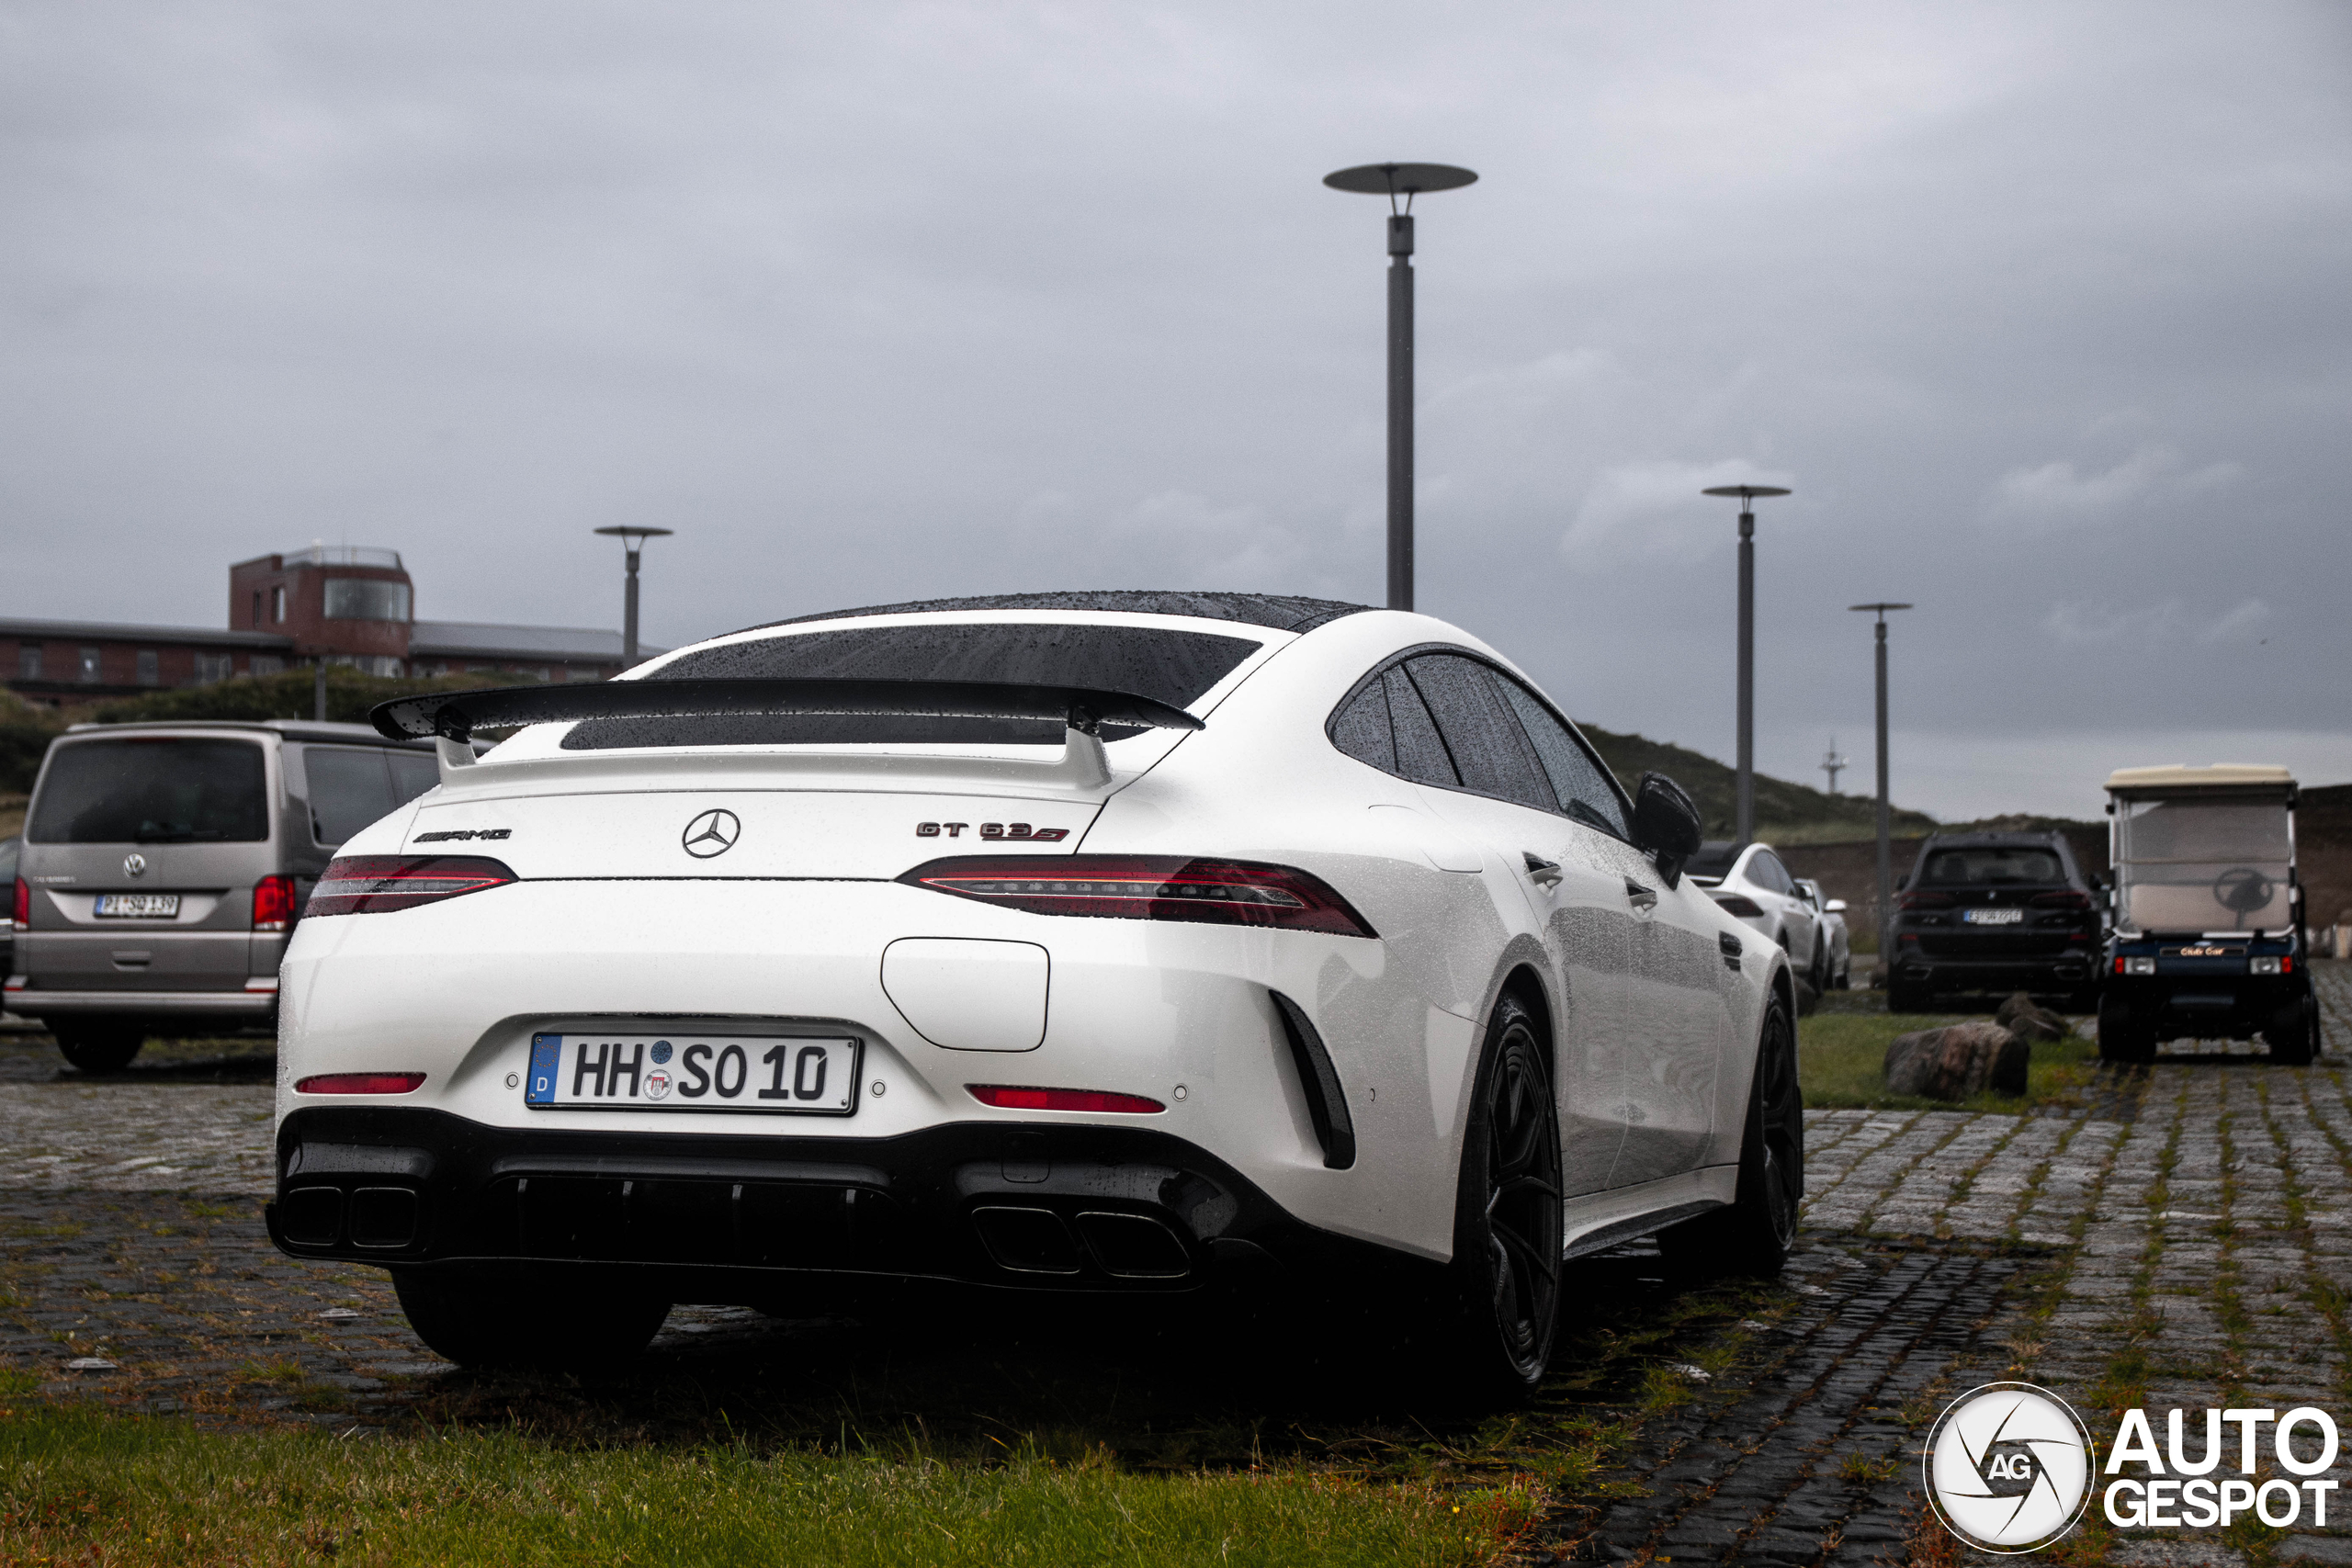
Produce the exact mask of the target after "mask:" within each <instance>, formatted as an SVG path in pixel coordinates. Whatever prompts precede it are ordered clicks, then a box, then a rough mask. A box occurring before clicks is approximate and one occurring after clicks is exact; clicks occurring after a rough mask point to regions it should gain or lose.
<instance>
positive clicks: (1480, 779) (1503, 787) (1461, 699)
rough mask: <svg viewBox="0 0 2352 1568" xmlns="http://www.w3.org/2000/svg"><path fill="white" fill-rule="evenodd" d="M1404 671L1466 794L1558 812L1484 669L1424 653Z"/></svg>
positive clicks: (1452, 657) (1548, 787)
mask: <svg viewBox="0 0 2352 1568" xmlns="http://www.w3.org/2000/svg"><path fill="white" fill-rule="evenodd" d="M1405 668H1406V669H1407V670H1408V671H1409V672H1410V673H1411V675H1412V677H1413V684H1414V685H1416V686H1418V687H1419V688H1420V692H1421V695H1422V696H1423V697H1424V698H1426V699H1427V700H1428V702H1429V705H1430V715H1431V716H1433V717H1435V718H1436V720H1437V728H1438V733H1439V734H1440V735H1442V736H1443V737H1444V738H1445V748H1446V750H1448V751H1450V752H1452V753H1453V766H1454V768H1455V770H1456V771H1457V772H1458V773H1460V774H1461V775H1462V786H1463V787H1464V789H1472V790H1476V791H1477V792H1478V793H1479V794H1481V795H1497V796H1499V797H1500V798H1502V799H1504V800H1508V801H1510V802H1512V803H1513V804H1515V805H1519V806H1525V807H1532V808H1533V809H1535V810H1537V811H1557V810H1558V809H1559V803H1558V801H1557V800H1555V798H1554V796H1553V794H1552V786H1551V784H1549V783H1547V782H1546V781H1545V780H1544V775H1543V773H1540V772H1539V771H1538V770H1537V767H1536V762H1535V758H1534V755H1533V754H1532V752H1531V751H1530V750H1528V746H1527V738H1526V736H1525V735H1524V734H1523V733H1522V732H1521V729H1520V728H1519V724H1518V721H1517V720H1515V719H1514V718H1512V717H1511V715H1510V709H1509V708H1508V707H1506V706H1504V705H1503V701H1502V697H1501V695H1500V694H1498V692H1497V691H1496V690H1495V682H1494V680H1493V677H1492V676H1491V675H1490V673H1489V672H1488V671H1487V667H1486V666H1485V665H1483V664H1481V663H1479V662H1478V661H1477V660H1474V659H1464V658H1463V657H1462V656H1461V655H1459V654H1453V653H1425V654H1422V655H1421V656H1420V657H1419V658H1418V659H1410V660H1406V662H1405Z"/></svg>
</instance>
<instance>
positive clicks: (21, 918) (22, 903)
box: [8, 876, 33, 931]
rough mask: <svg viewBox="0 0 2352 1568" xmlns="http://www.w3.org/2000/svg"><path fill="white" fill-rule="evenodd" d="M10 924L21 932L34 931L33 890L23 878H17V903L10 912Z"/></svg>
mask: <svg viewBox="0 0 2352 1568" xmlns="http://www.w3.org/2000/svg"><path fill="white" fill-rule="evenodd" d="M8 923H9V924H10V925H12V926H14V927H16V928H17V930H18V931H30V930H32V929H33V890H32V887H31V886H30V885H29V884H28V883H27V882H26V881H25V879H24V878H23V877H21V876H20V877H18V878H17V901H16V904H15V905H14V906H13V907H12V908H10V910H9V913H8Z"/></svg>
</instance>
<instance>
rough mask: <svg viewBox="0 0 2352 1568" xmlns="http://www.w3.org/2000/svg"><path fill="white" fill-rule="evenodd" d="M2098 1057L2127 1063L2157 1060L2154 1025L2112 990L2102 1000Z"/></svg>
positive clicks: (2099, 1014)
mask: <svg viewBox="0 0 2352 1568" xmlns="http://www.w3.org/2000/svg"><path fill="white" fill-rule="evenodd" d="M2098 1059H2099V1060H2100V1061H2102V1062H2115V1063H2119V1064H2127V1065H2136V1064H2139V1063H2143V1062H2153V1061H2154V1060H2155V1059H2156V1032H2155V1028H2154V1025H2152V1024H2150V1023H2148V1022H2147V1021H2144V1020H2143V1019H2142V1018H2140V1016H2139V1015H2138V1013H2137V1012H2136V1011H2135V1010H2133V1008H2132V1006H2131V1002H2130V1000H2129V999H2127V998H2123V997H2120V996H2118V995H2116V994H2115V993H2114V992H2112V991H2109V992H2108V993H2107V994H2106V995H2104V996H2102V997H2100V998H2099V999H2098Z"/></svg>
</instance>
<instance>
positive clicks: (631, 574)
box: [596, 524, 676, 670]
mask: <svg viewBox="0 0 2352 1568" xmlns="http://www.w3.org/2000/svg"><path fill="white" fill-rule="evenodd" d="M596 532H597V533H599V534H608V535H611V536H615V537H616V538H618V539H619V540H620V542H621V545H622V547H624V548H625V549H626V550H627V551H628V588H627V590H626V591H625V592H624V593H623V597H622V605H623V608H622V611H621V668H622V669H624V670H626V669H628V667H629V666H630V665H632V664H634V663H636V662H637V553H638V551H639V550H641V549H643V548H644V547H645V541H646V540H648V539H666V538H668V537H669V536H671V535H672V534H673V533H674V532H676V530H675V529H672V528H640V527H638V526H636V525H634V524H622V525H618V526H616V527H611V528H599V529H597V530H596Z"/></svg>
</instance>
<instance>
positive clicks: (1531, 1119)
mask: <svg viewBox="0 0 2352 1568" xmlns="http://www.w3.org/2000/svg"><path fill="white" fill-rule="evenodd" d="M1472 1092H1473V1099H1472V1101H1471V1106H1470V1122H1469V1127H1468V1129H1467V1132H1466V1134H1465V1136H1464V1140H1463V1150H1462V1182H1461V1188H1460V1191H1459V1201H1458V1202H1457V1205H1456V1208H1455V1219H1454V1241H1453V1249H1454V1250H1453V1256H1454V1268H1455V1269H1456V1271H1457V1273H1458V1275H1459V1276H1460V1278H1459V1281H1458V1293H1459V1301H1458V1303H1457V1305H1456V1311H1457V1312H1458V1313H1459V1314H1460V1315H1459V1339H1458V1345H1459V1348H1460V1349H1461V1351H1462V1353H1463V1354H1462V1358H1461V1359H1462V1360H1463V1361H1464V1366H1463V1369H1462V1370H1463V1371H1464V1374H1465V1375H1466V1379H1467V1381H1468V1382H1469V1383H1470V1384H1471V1388H1472V1391H1473V1392H1474V1393H1476V1394H1479V1395H1485V1396H1491V1397H1493V1398H1495V1399H1498V1400H1500V1401H1502V1402H1504V1403H1524V1402H1525V1401H1526V1400H1527V1399H1529V1398H1530V1397H1532V1395H1533V1394H1534V1393H1535V1390H1536V1388H1537V1386H1538V1385H1539V1384H1541V1383H1542V1382H1543V1381H1544V1372H1545V1371H1546V1370H1547V1369H1548V1368H1549V1367H1550V1365H1551V1361H1552V1342H1553V1337H1554V1334H1555V1328H1556V1325H1557V1320H1558V1315H1559V1305H1560V1252H1561V1247H1562V1244H1563V1241H1564V1239H1565V1224H1564V1220H1563V1217H1562V1213H1561V1195H1560V1183H1561V1171H1560V1109H1559V1105H1558V1102H1557V1101H1556V1100H1554V1099H1553V1097H1552V1075H1551V1073H1550V1072H1549V1071H1548V1070H1547V1069H1546V1068H1545V1066H1544V1052H1543V1048H1542V1046H1541V1045H1540V1043H1538V1041H1537V1038H1536V1024H1535V1020H1534V1017H1533V1015H1532V1014H1531V1013H1530V1012H1529V1011H1528V1010H1527V1008H1526V1006H1525V1005H1524V1004H1523V1003H1521V1001H1520V999H1519V998H1517V997H1514V996H1510V995H1508V994H1506V995H1505V996H1504V997H1503V998H1502V999H1501V1000H1500V1001H1498V1002H1497V1003H1496V1004H1495V1015H1494V1019H1493V1021H1491V1022H1490V1023H1489V1024H1488V1025H1487V1048H1486V1050H1485V1051H1484V1053H1482V1055H1481V1057H1480V1061H1479V1066H1478V1077H1477V1082H1476V1086H1475V1088H1474V1089H1473V1091H1472Z"/></svg>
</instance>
